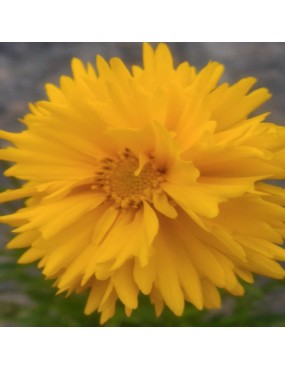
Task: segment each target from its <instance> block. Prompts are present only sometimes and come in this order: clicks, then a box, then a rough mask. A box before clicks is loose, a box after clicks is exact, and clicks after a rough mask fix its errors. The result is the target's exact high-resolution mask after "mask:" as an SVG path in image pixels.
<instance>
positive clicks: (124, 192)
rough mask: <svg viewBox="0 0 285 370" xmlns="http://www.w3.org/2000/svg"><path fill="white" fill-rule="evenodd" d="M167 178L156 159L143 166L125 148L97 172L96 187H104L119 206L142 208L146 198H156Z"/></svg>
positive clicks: (106, 161) (103, 163) (102, 162)
mask: <svg viewBox="0 0 285 370" xmlns="http://www.w3.org/2000/svg"><path fill="white" fill-rule="evenodd" d="M162 181H163V176H162V172H161V171H159V170H158V169H157V168H156V166H155V163H154V161H153V159H150V160H149V161H148V162H147V163H146V164H145V165H144V166H143V167H142V168H141V169H139V161H138V159H137V157H136V156H135V155H134V154H133V153H132V152H131V151H130V150H129V149H125V150H124V152H123V153H122V154H120V155H119V156H118V157H116V158H104V159H103V160H102V161H100V163H99V169H98V171H97V173H96V178H95V188H97V189H100V190H102V191H104V192H105V193H106V194H107V196H108V197H109V198H111V199H112V200H113V201H114V203H115V206H116V207H118V208H129V207H131V208H138V207H139V206H140V205H141V204H142V202H143V201H148V202H152V196H153V193H154V192H160V191H161V190H160V184H161V182H162Z"/></svg>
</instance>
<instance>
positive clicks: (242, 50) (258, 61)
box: [0, 43, 285, 325]
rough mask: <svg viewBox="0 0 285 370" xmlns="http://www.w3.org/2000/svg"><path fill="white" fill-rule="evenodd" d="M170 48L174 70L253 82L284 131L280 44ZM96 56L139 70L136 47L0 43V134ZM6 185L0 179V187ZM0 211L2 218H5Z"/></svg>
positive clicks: (2, 290)
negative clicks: (77, 63) (221, 68)
mask: <svg viewBox="0 0 285 370" xmlns="http://www.w3.org/2000/svg"><path fill="white" fill-rule="evenodd" d="M169 46H170V48H171V50H172V53H173V55H174V58H175V62H176V64H178V63H180V62H183V61H185V60H188V61H190V62H191V63H192V64H193V65H195V66H196V67H198V68H201V67H203V66H204V65H205V64H207V62H208V61H209V60H217V61H219V62H221V63H223V64H224V65H225V67H226V70H225V74H224V78H223V80H227V81H229V82H231V83H233V82H235V81H236V80H239V79H240V78H242V77H246V76H255V77H256V78H257V79H258V84H257V86H260V87H261V86H265V87H267V88H269V90H270V91H271V93H272V94H273V97H272V99H271V100H270V101H269V102H267V103H266V104H265V105H264V106H263V107H262V109H261V111H263V112H264V111H270V112H272V114H271V115H270V120H271V121H272V122H275V123H278V124H280V125H285V104H284V102H285V63H284V60H285V43H169ZM97 54H101V55H102V56H103V57H105V58H106V59H109V58H111V57H113V56H118V57H121V58H122V59H123V60H124V61H125V62H126V63H127V65H129V66H130V65H131V64H141V44H138V43H0V129H4V130H8V131H20V130H21V129H22V125H21V124H20V123H18V118H21V117H22V116H23V115H24V114H25V113H27V111H28V109H27V104H28V103H29V102H34V101H37V100H41V99H45V91H44V85H45V83H47V82H52V83H55V84H57V83H58V80H59V77H60V76H61V75H62V74H66V75H70V60H71V58H72V57H79V58H80V59H82V60H84V61H86V62H87V61H91V62H93V61H94V59H95V56H96V55H97ZM7 184H8V182H7V180H6V179H5V178H4V177H3V176H2V175H1V177H0V187H1V188H2V187H6V186H7ZM1 208H2V209H1V214H3V213H5V211H3V206H1ZM0 232H1V234H0V248H4V246H5V244H6V240H7V238H8V233H7V229H5V228H3V227H2V226H1V229H0ZM5 258H6V257H5ZM0 266H1V260H0ZM0 274H1V270H0ZM7 295H8V297H9V299H15V300H17V299H18V300H19V299H20V301H21V300H22V302H23V304H27V302H26V298H25V297H19V296H18V295H17V287H16V285H13V284H11V283H10V282H7V284H5V286H0V303H1V299H7ZM5 297H6V298H5ZM13 297H14V298H13ZM273 301H274V302H273ZM276 302H277V303H276ZM284 303H285V293H284V292H283V291H281V292H280V294H279V295H278V297H276V296H275V297H274V300H273V299H271V298H270V297H269V298H268V307H269V309H270V308H272V310H273V311H274V310H281V311H282V310H284V308H283V307H284ZM0 325H1V323H0Z"/></svg>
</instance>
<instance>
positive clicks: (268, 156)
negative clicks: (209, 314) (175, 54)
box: [0, 44, 285, 323]
mask: <svg viewBox="0 0 285 370" xmlns="http://www.w3.org/2000/svg"><path fill="white" fill-rule="evenodd" d="M96 69H97V72H95V70H94V68H93V66H92V65H91V64H88V65H87V67H85V66H84V65H83V63H82V62H81V61H80V60H78V59H73V61H72V71H73V78H70V77H65V76H64V77H62V78H61V79H60V87H59V88H58V87H55V86H53V85H50V84H48V85H47V86H46V90H47V95H48V98H49V100H48V101H40V102H37V103H36V104H35V105H31V106H30V110H31V113H29V114H27V115H26V116H25V117H24V119H23V123H24V124H25V125H26V128H25V130H24V131H22V132H21V133H17V134H15V133H8V132H5V131H1V132H0V136H1V137H2V138H3V139H4V140H8V141H10V142H12V143H13V146H10V147H6V148H3V149H2V150H1V151H0V158H1V159H3V160H7V161H12V162H15V164H14V165H13V166H12V167H10V168H9V169H8V170H7V171H6V172H5V174H6V175H7V176H14V177H16V178H18V179H20V180H24V184H23V186H22V187H21V188H19V189H16V190H7V191H5V192H3V193H2V194H1V195H0V201H1V202H4V201H11V200H14V199H18V198H28V199H27V201H26V204H25V206H24V207H23V208H22V209H20V210H18V211H17V212H15V213H14V214H12V215H6V216H2V217H1V221H2V222H5V223H8V224H10V225H12V226H13V227H15V229H14V230H13V232H14V233H16V234H17V236H16V237H15V238H14V239H13V240H12V241H11V242H10V243H9V244H8V248H26V247H28V250H27V251H26V252H25V253H24V254H23V255H22V257H21V258H20V260H19V262H20V263H30V262H33V261H36V260H39V264H38V266H39V268H41V269H42V271H43V274H44V275H45V276H46V277H47V278H52V279H55V286H56V287H58V290H59V292H64V291H66V292H67V293H68V294H69V293H71V292H73V291H75V292H77V293H80V292H82V291H84V290H86V289H90V294H89V298H88V301H87V305H86V308H85V313H86V314H90V313H91V312H93V311H95V310H97V311H99V312H100V313H101V322H102V323H104V322H105V321H106V320H108V319H109V318H110V317H112V316H113V315H114V312H115V305H116V301H117V300H118V299H119V300H120V301H121V302H122V303H123V304H124V306H125V311H126V314H127V315H130V314H131V312H132V310H133V309H136V308H137V306H138V295H139V293H140V292H141V293H143V294H145V295H148V296H149V297H150V300H151V302H152V303H153V304H154V306H155V311H156V314H157V315H160V313H161V311H162V309H163V306H164V304H166V305H167V306H168V307H169V308H170V309H171V310H172V311H173V312H174V314H176V315H181V314H182V313H183V310H184V304H185V301H186V302H190V303H192V304H193V305H194V306H195V307H197V309H199V310H201V309H202V308H203V307H206V308H218V307H220V305H221V301H220V294H219V290H218V288H223V289H225V290H227V291H228V292H230V293H231V294H233V295H237V296H238V295H242V294H243V287H242V285H241V284H240V280H239V279H242V280H245V281H247V282H249V283H251V282H253V276H252V273H256V274H262V275H265V276H269V277H272V278H276V279H282V278H283V277H284V276H285V272H284V270H283V268H282V267H281V266H280V265H279V264H278V262H276V260H285V251H284V250H283V249H282V248H281V247H280V245H282V242H283V238H284V237H285V225H284V221H285V209H284V208H283V205H284V204H285V191H284V190H283V189H281V188H279V187H277V186H273V185H269V184H268V183H266V182H265V181H264V180H267V179H282V178H284V177H285V144H284V143H285V128H283V127H280V126H277V125H275V124H273V123H269V122H264V120H265V119H266V116H267V115H266V114H262V115H258V116H250V117H249V115H250V114H251V113H252V112H253V111H254V110H255V109H256V108H257V107H258V106H260V105H261V104H262V103H263V102H265V101H266V100H267V99H268V98H269V97H270V94H269V92H268V90H267V89H265V88H259V89H257V90H254V91H253V92H249V90H250V89H251V88H252V86H253V85H254V83H255V82H256V80H255V79H254V78H252V77H248V78H244V79H242V80H240V81H239V82H237V83H236V84H234V85H232V86H230V85H229V84H227V83H223V84H220V85H218V81H219V79H220V77H221V75H222V73H223V66H222V65H221V64H219V63H217V62H210V63H209V64H208V65H207V66H206V67H205V68H204V69H202V70H201V71H199V72H197V71H196V70H195V68H194V67H192V66H191V65H189V64H188V63H187V62H184V63H182V64H180V65H179V66H178V67H174V66H173V61H172V56H171V53H170V51H169V50H168V48H167V46H166V45H164V44H160V45H158V46H157V48H156V49H155V50H153V49H152V47H151V46H150V45H148V44H145V45H144V47H143V68H141V67H138V66H133V67H132V71H131V72H130V71H129V70H128V69H127V68H126V66H125V65H124V63H123V62H122V61H121V60H120V59H118V58H113V59H111V60H110V62H109V63H107V62H106V61H105V60H104V59H103V58H102V57H100V56H98V57H97V62H96Z"/></svg>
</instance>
